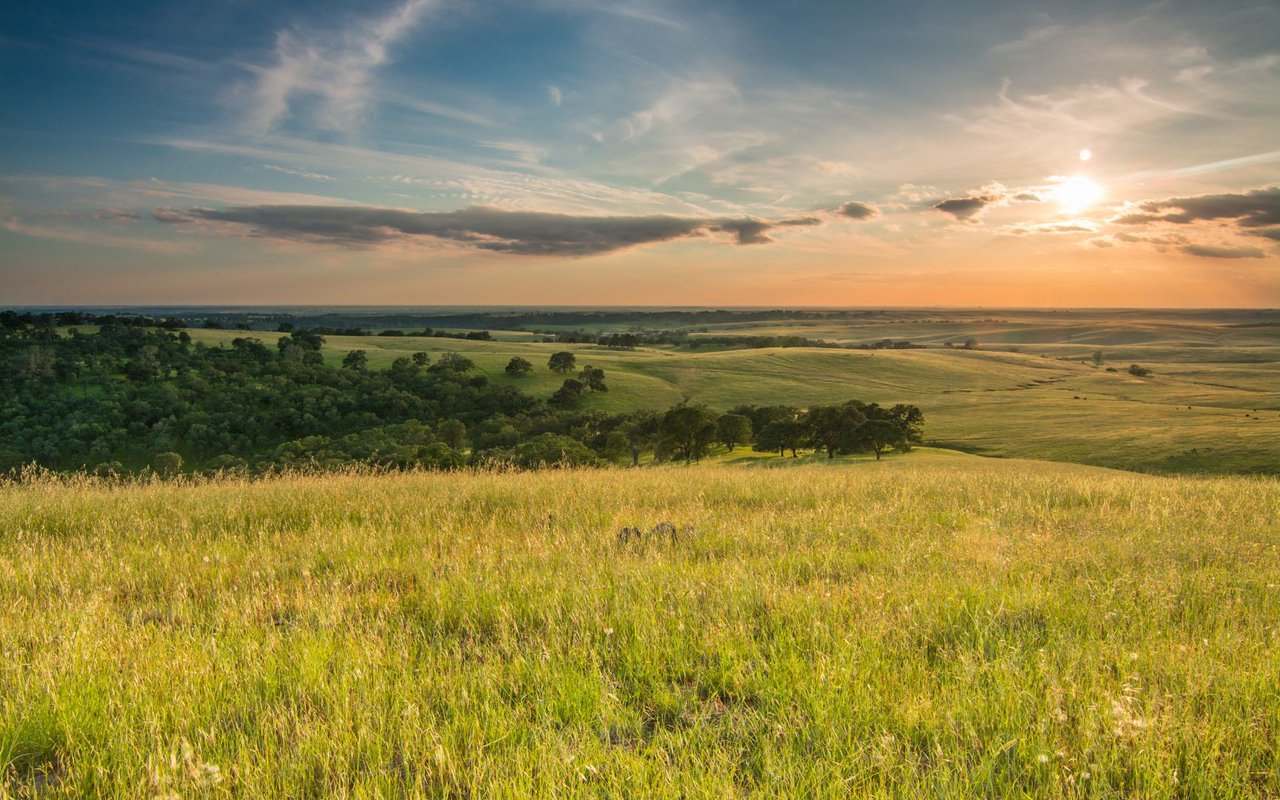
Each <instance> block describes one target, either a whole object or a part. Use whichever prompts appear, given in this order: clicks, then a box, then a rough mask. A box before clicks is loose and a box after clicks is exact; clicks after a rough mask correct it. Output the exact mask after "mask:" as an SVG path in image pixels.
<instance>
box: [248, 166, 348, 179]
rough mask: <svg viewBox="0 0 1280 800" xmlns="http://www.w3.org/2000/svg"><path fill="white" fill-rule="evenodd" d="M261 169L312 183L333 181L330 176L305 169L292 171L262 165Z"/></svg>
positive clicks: (289, 168) (290, 168) (287, 168)
mask: <svg viewBox="0 0 1280 800" xmlns="http://www.w3.org/2000/svg"><path fill="white" fill-rule="evenodd" d="M262 168H263V169H269V170H271V171H272V172H279V173H280V174H282V175H293V176H294V177H297V178H306V179H307V180H312V181H331V180H333V177H332V176H331V175H325V174H323V173H320V172H310V171H308V170H305V169H294V168H293V167H278V166H276V165H275V164H263V165H262Z"/></svg>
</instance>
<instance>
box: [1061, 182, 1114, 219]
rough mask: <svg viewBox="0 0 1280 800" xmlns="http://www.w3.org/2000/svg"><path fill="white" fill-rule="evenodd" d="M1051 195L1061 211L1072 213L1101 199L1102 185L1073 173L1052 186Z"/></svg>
mask: <svg viewBox="0 0 1280 800" xmlns="http://www.w3.org/2000/svg"><path fill="white" fill-rule="evenodd" d="M1053 197H1054V199H1055V200H1057V201H1058V205H1060V206H1061V207H1062V210H1063V211H1066V212H1068V213H1072V214H1074V213H1076V212H1078V211H1083V210H1084V209H1086V208H1088V207H1089V206H1091V205H1093V204H1094V203H1096V202H1098V201H1099V200H1101V199H1102V187H1101V186H1099V185H1098V184H1096V183H1094V182H1093V181H1091V180H1089V179H1088V178H1086V177H1084V176H1083V175H1074V176H1072V177H1070V178H1064V179H1063V180H1062V182H1061V183H1059V184H1058V185H1057V186H1055V187H1054V189H1053Z"/></svg>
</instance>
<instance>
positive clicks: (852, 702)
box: [0, 354, 1280, 798]
mask: <svg viewBox="0 0 1280 800" xmlns="http://www.w3.org/2000/svg"><path fill="white" fill-rule="evenodd" d="M618 357H619V358H626V357H628V354H622V355H620V356H618ZM635 357H637V358H639V357H641V355H640V354H637V355H636V356H635ZM874 357H875V358H877V359H878V358H881V355H880V354H876V355H875V356H874ZM1059 369H1062V368H1061V367H1059ZM753 463H757V464H762V465H769V466H773V467H776V468H773V469H750V468H743V467H741V466H724V465H716V464H703V465H696V466H693V467H688V468H686V467H678V466H662V467H653V468H647V469H639V470H635V469H632V470H621V469H615V470H599V471H590V470H587V471H573V470H548V471H541V472H529V473H486V472H461V473H452V474H433V473H401V474H393V475H360V474H354V473H353V474H338V475H329V476H324V477H307V476H282V477H277V478H271V479H265V480H260V481H254V482H249V481H238V480H216V481H208V482H195V483H191V482H182V481H175V482H161V481H153V482H150V483H125V484H105V483H97V482H95V481H93V480H90V479H87V478H83V477H63V478H54V477H47V478H41V479H36V480H32V481H29V482H27V483H25V484H6V485H4V486H0V598H3V602H2V603H0V653H3V658H0V774H2V775H3V777H2V778H0V795H7V796H12V797H35V796H39V797H80V796H95V797H121V798H124V797H129V798H133V797H144V796H150V797H179V796H180V797H321V796H325V797H351V798H358V797H385V796H435V797H446V796H451V797H492V798H499V797H516V796H522V797H523V796H533V797H624V796H686V797H730V796H743V795H759V796H768V797H824V796H825V797H865V796H876V797H917V796H934V797H972V796H985V797H1026V796H1069V797H1116V796H1126V797H1169V796H1182V797H1207V796H1212V797H1274V796H1277V795H1280V689H1278V688H1277V687H1280V659H1277V658H1276V657H1275V653H1276V652H1277V649H1278V648H1280V482H1277V481H1276V480H1275V479H1272V478H1256V477H1223V478H1211V477H1210V478H1203V477H1200V478H1197V477H1163V476H1150V475H1139V474H1133V473H1124V472H1117V471H1111V470H1104V469H1098V468H1092V467H1085V466H1079V465H1070V464H1050V463H1045V462H1029V461H1019V460H1015V459H1007V460H993V459H983V458H977V457H974V456H969V455H963V454H959V453H954V452H945V451H933V450H928V449H920V450H917V451H915V452H913V453H910V454H905V455H894V456H890V457H888V458H887V459H886V460H885V461H883V462H880V463H876V462H874V461H867V460H865V459H854V460H850V459H837V460H836V461H835V462H834V463H831V464H825V463H821V462H813V461H808V460H802V461H800V462H798V463H797V462H795V461H793V460H792V459H766V458H757V459H755V460H754V462H753ZM661 521H670V522H672V523H673V524H674V525H675V526H676V528H677V530H678V535H677V536H676V537H675V538H674V539H672V538H671V537H669V536H659V537H646V538H642V539H641V540H640V541H638V542H637V541H636V540H634V539H632V540H630V541H627V542H625V543H624V542H620V541H619V540H618V537H617V533H618V531H619V530H620V528H622V527H624V526H635V527H639V528H642V529H645V530H648V529H649V528H651V527H652V526H654V525H656V524H658V523H659V522H661Z"/></svg>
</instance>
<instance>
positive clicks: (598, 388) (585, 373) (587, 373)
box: [578, 364, 609, 392]
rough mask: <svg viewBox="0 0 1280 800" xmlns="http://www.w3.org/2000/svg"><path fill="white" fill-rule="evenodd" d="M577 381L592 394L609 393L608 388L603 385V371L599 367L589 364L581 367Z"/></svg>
mask: <svg viewBox="0 0 1280 800" xmlns="http://www.w3.org/2000/svg"><path fill="white" fill-rule="evenodd" d="M578 380H580V381H582V383H583V384H584V385H586V387H587V388H589V389H590V390H591V391H593V392H607V391H609V387H608V386H605V385H604V370H602V369H600V368H599V367H593V366H591V365H590V364H588V365H587V366H585V367H583V368H582V372H580V373H578Z"/></svg>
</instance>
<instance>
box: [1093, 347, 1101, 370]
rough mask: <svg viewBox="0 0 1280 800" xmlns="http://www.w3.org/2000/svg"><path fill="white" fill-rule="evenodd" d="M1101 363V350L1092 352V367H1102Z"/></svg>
mask: <svg viewBox="0 0 1280 800" xmlns="http://www.w3.org/2000/svg"><path fill="white" fill-rule="evenodd" d="M1102 362H1103V355H1102V351H1101V350H1094V351H1093V365H1094V366H1095V367H1100V366H1102Z"/></svg>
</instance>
